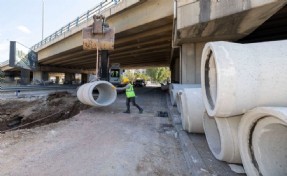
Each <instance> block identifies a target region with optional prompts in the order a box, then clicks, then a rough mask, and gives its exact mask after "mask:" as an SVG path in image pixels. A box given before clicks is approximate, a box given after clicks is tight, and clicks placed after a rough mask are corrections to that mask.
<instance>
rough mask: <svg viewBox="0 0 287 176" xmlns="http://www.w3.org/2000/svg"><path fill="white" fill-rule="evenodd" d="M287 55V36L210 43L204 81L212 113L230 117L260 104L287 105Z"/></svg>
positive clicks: (204, 56)
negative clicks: (248, 42) (257, 40)
mask: <svg viewBox="0 0 287 176" xmlns="http://www.w3.org/2000/svg"><path fill="white" fill-rule="evenodd" d="M286 57H287V40H282V41H275V42H262V43H252V44H236V43H230V42H210V43H207V44H206V45H205V47H204V49H203V54H202V63H201V83H202V90H203V100H204V104H205V107H206V110H207V112H208V114H209V115H210V116H216V117H230V116H235V115H240V114H244V113H245V112H247V111H248V110H251V109H253V108H255V107H258V106H287V94H286V90H287V79H286V75H287V69H286V68H287V59H286Z"/></svg>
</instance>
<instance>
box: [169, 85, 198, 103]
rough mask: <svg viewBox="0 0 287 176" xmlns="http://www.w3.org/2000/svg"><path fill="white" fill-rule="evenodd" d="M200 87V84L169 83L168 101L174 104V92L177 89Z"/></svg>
mask: <svg viewBox="0 0 287 176" xmlns="http://www.w3.org/2000/svg"><path fill="white" fill-rule="evenodd" d="M198 87H201V85H200V84H171V86H170V88H171V89H170V90H169V91H170V93H169V94H170V101H171V104H172V105H176V94H177V92H178V91H179V90H183V89H184V88H198Z"/></svg>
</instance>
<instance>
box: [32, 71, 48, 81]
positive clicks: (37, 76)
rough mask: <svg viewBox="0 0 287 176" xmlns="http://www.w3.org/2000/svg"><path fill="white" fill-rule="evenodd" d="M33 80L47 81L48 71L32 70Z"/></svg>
mask: <svg viewBox="0 0 287 176" xmlns="http://www.w3.org/2000/svg"><path fill="white" fill-rule="evenodd" d="M33 80H39V81H48V80H49V73H48V72H43V71H34V72H33Z"/></svg>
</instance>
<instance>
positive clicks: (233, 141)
mask: <svg viewBox="0 0 287 176" xmlns="http://www.w3.org/2000/svg"><path fill="white" fill-rule="evenodd" d="M241 117H242V116H234V117H228V118H224V117H220V118H218V117H210V116H208V115H206V116H204V118H203V127H204V132H205V136H206V140H207V143H208V146H209V149H210V150H211V152H212V154H213V155H214V156H215V158H216V159H218V160H221V161H226V162H229V163H241V157H240V151H239V146H238V136H237V135H238V127H239V123H240V119H241Z"/></svg>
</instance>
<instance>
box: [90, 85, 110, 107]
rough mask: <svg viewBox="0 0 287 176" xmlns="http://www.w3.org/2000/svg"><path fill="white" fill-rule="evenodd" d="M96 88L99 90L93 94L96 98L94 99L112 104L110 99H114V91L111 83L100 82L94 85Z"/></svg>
mask: <svg viewBox="0 0 287 176" xmlns="http://www.w3.org/2000/svg"><path fill="white" fill-rule="evenodd" d="M94 90H97V91H96V92H98V93H96V94H93V97H95V98H96V99H94V100H95V101H96V102H97V103H99V104H102V105H106V104H110V100H113V99H114V94H113V92H114V91H113V90H112V88H111V86H110V85H109V84H105V83H100V84H98V85H96V86H95V87H94Z"/></svg>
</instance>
